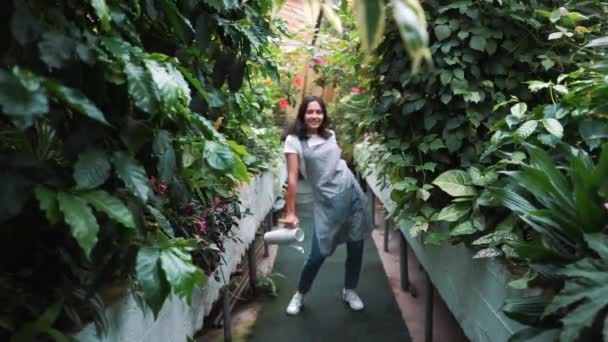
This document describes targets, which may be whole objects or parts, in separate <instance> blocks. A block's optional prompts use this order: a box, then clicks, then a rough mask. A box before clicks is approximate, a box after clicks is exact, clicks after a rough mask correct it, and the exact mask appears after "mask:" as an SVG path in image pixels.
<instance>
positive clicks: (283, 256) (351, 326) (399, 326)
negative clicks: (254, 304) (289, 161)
mask: <svg viewBox="0 0 608 342" xmlns="http://www.w3.org/2000/svg"><path fill="white" fill-rule="evenodd" d="M309 213H310V210H307V209H302V208H299V210H298V215H299V217H300V220H301V227H302V228H303V229H304V230H305V231H306V236H307V237H308V238H307V239H306V241H305V242H304V246H305V248H306V253H308V249H309V248H310V242H311V240H310V236H311V234H310V232H311V230H312V217H311V215H310V214H309ZM305 258H306V255H305V254H302V253H300V252H299V251H297V250H296V249H294V248H290V247H281V248H280V249H279V252H278V255H277V259H276V261H275V265H274V269H273V273H279V274H281V275H283V276H284V277H281V278H276V277H275V281H276V284H277V287H278V289H279V294H278V296H277V297H276V298H272V299H268V300H266V301H265V302H264V303H263V306H262V309H261V312H260V313H259V315H258V317H257V320H256V323H255V325H254V327H253V330H252V333H251V336H250V339H249V341H251V342H267V341H290V342H322V341H332V342H341V341H344V342H346V341H349V342H356V341H361V342H364V341H383V342H384V341H386V342H392V341H395V342H398V341H403V342H407V341H410V337H409V333H408V331H407V327H406V325H405V324H404V321H403V320H402V318H401V312H400V311H399V307H398V305H397V302H396V301H395V298H394V296H393V293H392V290H391V288H390V285H389V282H388V279H387V277H386V274H385V272H384V268H383V266H382V262H381V260H380V258H379V255H378V251H377V250H376V246H375V244H374V242H373V240H372V239H371V238H370V239H368V240H367V241H366V246H365V250H364V256H363V268H362V270H361V279H360V281H359V286H358V288H357V292H358V293H359V294H360V296H361V297H362V299H363V300H364V302H365V304H366V307H365V309H364V310H363V311H361V312H353V311H351V310H350V308H348V307H347V306H346V305H345V304H344V303H343V302H342V300H341V297H340V294H341V290H342V287H343V281H344V280H343V279H344V260H345V258H346V248H345V245H342V246H340V247H338V249H337V250H336V252H335V253H334V255H332V256H331V257H329V258H328V259H326V261H325V263H324V264H323V267H322V268H321V270H320V271H319V274H318V276H317V278H316V280H315V283H314V284H313V288H312V289H311V291H310V292H309V293H308V294H307V296H306V298H305V301H304V310H303V311H302V312H301V313H300V315H298V316H295V317H292V316H287V315H286V314H285V308H286V306H287V303H288V302H289V300H290V299H291V296H292V294H293V293H294V291H295V289H296V287H297V282H298V279H299V275H300V271H301V269H302V265H303V263H304V260H305Z"/></svg>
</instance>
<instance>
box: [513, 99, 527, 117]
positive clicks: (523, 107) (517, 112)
mask: <svg viewBox="0 0 608 342" xmlns="http://www.w3.org/2000/svg"><path fill="white" fill-rule="evenodd" d="M527 110H528V105H527V104H525V103H524V102H520V103H518V104H516V105H514V106H512V107H511V114H512V115H514V116H516V117H518V118H521V117H522V116H524V114H526V111H527Z"/></svg>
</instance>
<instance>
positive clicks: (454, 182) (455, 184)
mask: <svg viewBox="0 0 608 342" xmlns="http://www.w3.org/2000/svg"><path fill="white" fill-rule="evenodd" d="M432 183H433V184H435V185H437V186H438V187H439V188H440V189H441V190H443V191H445V192H446V193H448V194H449V195H451V196H454V197H459V196H475V195H476V194H477V191H475V188H474V187H472V186H471V179H470V177H469V175H468V173H467V172H465V171H462V170H449V171H446V172H444V173H442V174H441V175H439V176H438V177H437V178H435V180H434V181H433V182H432Z"/></svg>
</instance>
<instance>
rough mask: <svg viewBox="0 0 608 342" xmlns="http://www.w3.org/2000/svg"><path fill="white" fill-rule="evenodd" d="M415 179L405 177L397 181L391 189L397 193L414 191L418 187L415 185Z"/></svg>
mask: <svg viewBox="0 0 608 342" xmlns="http://www.w3.org/2000/svg"><path fill="white" fill-rule="evenodd" d="M416 183H417V181H416V178H412V177H405V178H402V179H401V180H399V182H397V183H394V184H393V189H395V190H398V191H407V192H409V191H416V190H417V189H418V185H417V184H416Z"/></svg>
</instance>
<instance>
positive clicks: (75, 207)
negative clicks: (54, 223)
mask: <svg viewBox="0 0 608 342" xmlns="http://www.w3.org/2000/svg"><path fill="white" fill-rule="evenodd" d="M57 200H58V201H59V209H60V210H61V212H62V213H63V216H64V217H65V222H66V223H67V224H68V225H69V226H70V232H71V233H72V236H73V237H74V239H76V241H77V242H78V244H79V245H80V247H81V248H82V250H83V251H84V253H85V254H86V255H87V256H90V255H91V251H92V250H93V247H95V245H96V244H97V232H98V231H99V225H98V224H97V219H96V218H95V215H94V214H93V210H91V208H90V207H89V206H88V205H87V202H86V201H85V200H84V199H82V198H80V197H78V196H74V195H72V194H69V193H65V192H59V193H58V194H57Z"/></svg>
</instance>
